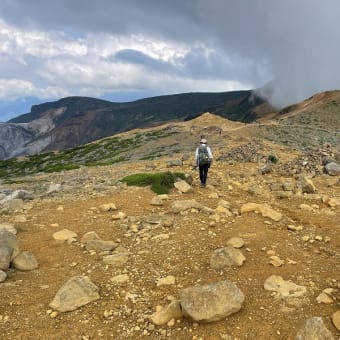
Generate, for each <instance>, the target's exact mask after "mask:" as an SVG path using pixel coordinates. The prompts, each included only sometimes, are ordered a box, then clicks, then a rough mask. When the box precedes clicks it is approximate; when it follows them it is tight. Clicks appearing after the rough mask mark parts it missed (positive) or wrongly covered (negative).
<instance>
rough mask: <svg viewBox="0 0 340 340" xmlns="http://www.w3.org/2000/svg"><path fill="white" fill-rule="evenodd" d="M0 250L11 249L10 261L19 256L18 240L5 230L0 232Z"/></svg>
mask: <svg viewBox="0 0 340 340" xmlns="http://www.w3.org/2000/svg"><path fill="white" fill-rule="evenodd" d="M2 248H9V249H11V252H12V258H11V259H13V258H14V257H15V256H17V255H18V254H19V240H18V239H17V237H16V236H15V235H14V234H13V233H11V232H9V231H7V230H5V229H3V230H0V249H2Z"/></svg>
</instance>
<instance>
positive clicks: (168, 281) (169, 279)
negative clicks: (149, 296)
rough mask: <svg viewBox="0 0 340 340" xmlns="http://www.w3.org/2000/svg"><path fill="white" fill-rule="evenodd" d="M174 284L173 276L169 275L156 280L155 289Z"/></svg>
mask: <svg viewBox="0 0 340 340" xmlns="http://www.w3.org/2000/svg"><path fill="white" fill-rule="evenodd" d="M175 283H176V279H175V277H174V276H172V275H169V276H166V277H163V278H160V279H158V280H157V287H160V286H167V285H174V284H175Z"/></svg>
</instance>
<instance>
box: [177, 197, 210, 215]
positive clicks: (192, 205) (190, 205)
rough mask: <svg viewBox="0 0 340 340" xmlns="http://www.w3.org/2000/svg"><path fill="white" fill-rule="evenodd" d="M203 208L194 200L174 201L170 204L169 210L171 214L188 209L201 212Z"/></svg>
mask: <svg viewBox="0 0 340 340" xmlns="http://www.w3.org/2000/svg"><path fill="white" fill-rule="evenodd" d="M203 208H204V207H203V205H202V204H200V203H198V202H197V201H195V200H184V201H175V202H173V203H172V204H171V207H170V210H171V212H173V213H180V212H182V211H185V210H189V209H197V210H202V209H203Z"/></svg>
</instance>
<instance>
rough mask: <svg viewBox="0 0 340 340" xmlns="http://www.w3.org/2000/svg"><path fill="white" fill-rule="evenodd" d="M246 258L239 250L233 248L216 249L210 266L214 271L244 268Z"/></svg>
mask: <svg viewBox="0 0 340 340" xmlns="http://www.w3.org/2000/svg"><path fill="white" fill-rule="evenodd" d="M245 260H246V258H245V257H244V256H243V254H242V253H241V252H240V251H239V250H238V249H235V248H233V247H231V246H228V247H224V248H219V249H216V250H215V251H214V252H213V254H212V256H211V258H210V266H211V268H213V269H223V268H225V267H231V266H239V267H240V266H242V264H243V262H244V261H245Z"/></svg>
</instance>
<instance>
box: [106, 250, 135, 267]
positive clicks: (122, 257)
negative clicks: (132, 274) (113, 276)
mask: <svg viewBox="0 0 340 340" xmlns="http://www.w3.org/2000/svg"><path fill="white" fill-rule="evenodd" d="M103 261H104V263H105V264H109V265H111V266H114V267H122V266H123V265H124V264H125V263H126V262H128V261H129V255H128V254H124V253H122V254H113V255H108V256H105V257H104V258H103Z"/></svg>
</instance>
